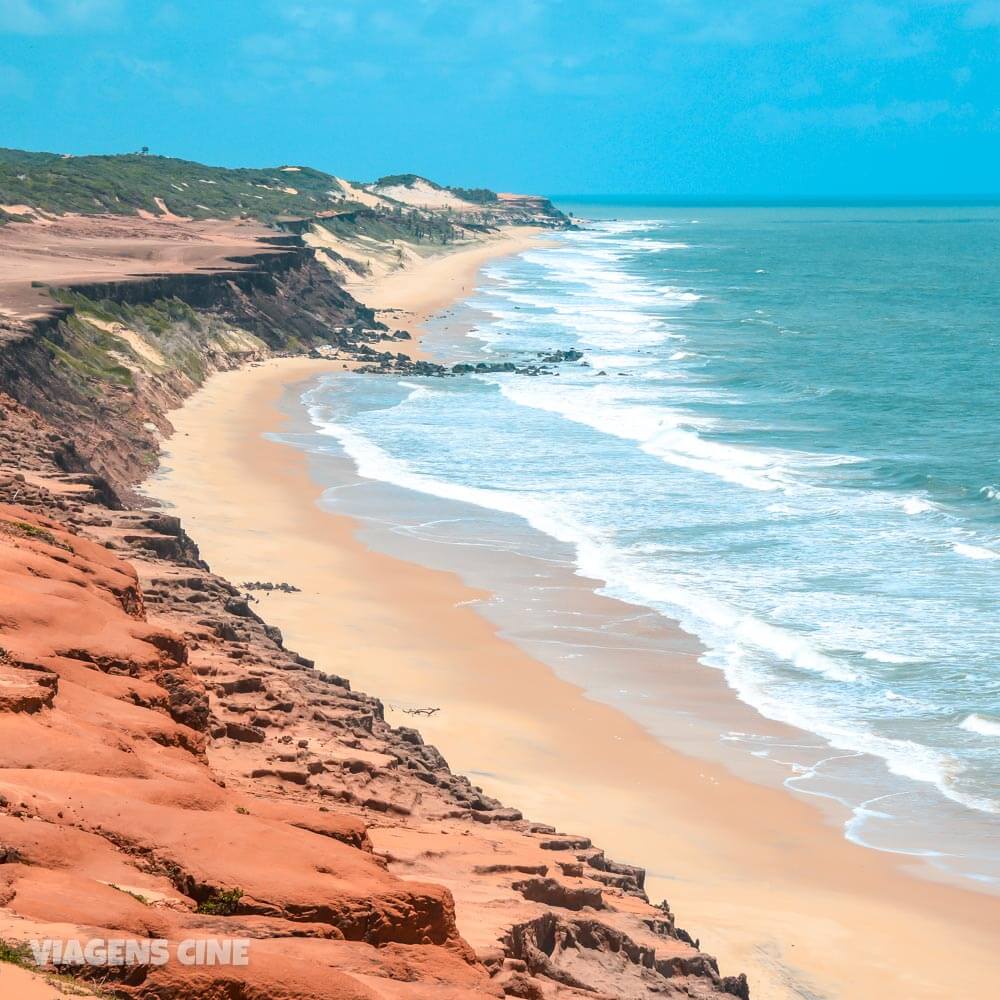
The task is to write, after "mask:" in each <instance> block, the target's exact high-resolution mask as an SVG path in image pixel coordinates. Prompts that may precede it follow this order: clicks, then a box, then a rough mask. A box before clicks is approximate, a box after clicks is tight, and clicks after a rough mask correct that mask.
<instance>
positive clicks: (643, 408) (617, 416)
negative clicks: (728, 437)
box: [500, 379, 791, 491]
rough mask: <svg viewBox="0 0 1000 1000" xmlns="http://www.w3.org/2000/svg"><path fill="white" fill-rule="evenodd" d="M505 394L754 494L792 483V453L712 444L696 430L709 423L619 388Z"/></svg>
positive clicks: (522, 385)
mask: <svg viewBox="0 0 1000 1000" xmlns="http://www.w3.org/2000/svg"><path fill="white" fill-rule="evenodd" d="M500 391H501V392H502V393H503V394H504V395H505V396H506V397H507V398H508V399H509V400H510V401H511V402H513V403H517V404H518V405H520V406H530V407H533V408H534V409H539V410H547V411H549V412H550V413H558V414H559V415H560V416H562V417H565V418H566V419H567V420H572V421H575V422H576V423H580V424H585V425H586V426H588V427H593V428H594V429H595V430H598V431H601V432H602V433H604V434H611V435H613V436H614V437H619V438H625V439H628V440H632V441H637V442H638V443H639V445H640V447H641V448H642V450H643V451H645V452H647V453H648V454H650V455H655V456H656V457H657V458H659V459H661V460H662V461H664V462H666V463H667V464H669V465H677V466H681V467H683V468H687V469H691V470H693V471H696V472H702V473H705V474H707V475H710V476H716V477H718V478H720V479H724V480H727V481H728V482H731V483H737V484H739V485H740V486H746V487H748V488H749V489H753V490H764V491H768V490H778V489H782V488H784V487H786V486H788V485H789V484H790V482H791V479H790V477H789V476H788V473H787V470H786V468H785V465H784V461H785V459H786V458H787V456H786V455H784V454H782V453H780V452H775V453H767V452H763V451H755V450H753V449H750V448H737V447H734V446H732V445H727V444H721V443H718V442H715V441H708V440H706V439H705V438H702V437H700V436H699V435H698V434H697V432H696V431H694V430H692V429H690V428H691V427H692V426H697V425H698V424H699V423H701V424H702V426H704V421H703V419H702V420H699V418H696V417H694V416H692V415H690V414H685V413H681V412H678V411H674V410H670V409H668V408H666V407H662V406H650V405H643V404H641V403H634V402H632V403H630V402H628V401H624V400H622V399H620V398H616V395H618V391H617V390H616V389H615V388H614V387H606V386H597V387H595V388H592V389H584V388H579V387H576V386H572V385H559V386H555V385H552V384H550V383H549V382H547V381H546V382H544V383H536V382H530V383H529V382H527V381H524V380H517V381H514V380H509V379H508V380H505V381H502V382H501V383H500Z"/></svg>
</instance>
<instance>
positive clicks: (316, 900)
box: [0, 246, 748, 1000]
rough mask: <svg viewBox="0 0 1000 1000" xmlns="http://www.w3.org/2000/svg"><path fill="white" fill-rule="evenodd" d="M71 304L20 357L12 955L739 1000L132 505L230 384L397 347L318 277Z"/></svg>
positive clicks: (170, 994) (195, 979)
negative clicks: (279, 365)
mask: <svg viewBox="0 0 1000 1000" xmlns="http://www.w3.org/2000/svg"><path fill="white" fill-rule="evenodd" d="M258 265H259V266H258ZM60 297H61V305H60V308H59V309H57V310H54V311H53V313H52V314H51V315H49V316H47V317H45V318H43V319H41V320H39V321H37V322H34V323H30V324H27V325H25V324H18V325H16V329H14V328H12V327H11V325H10V324H8V330H7V332H8V334H13V335H11V336H8V337H7V338H6V340H5V343H4V344H3V345H2V346H0V387H2V390H3V392H0V939H2V940H4V941H8V942H13V941H24V940H28V939H31V938H39V937H56V938H60V939H68V938H73V939H76V940H80V941H84V940H87V939H91V938H95V937H96V938H122V937H128V938H142V937H154V938H165V939H167V940H168V941H170V942H171V943H172V944H173V945H176V944H177V943H178V942H179V941H181V940H186V939H191V938H208V937H213V938H215V937H223V938H227V939H232V938H247V939H250V940H251V950H250V959H251V961H250V964H249V965H248V966H245V967H240V966H216V967H199V966H186V965H183V964H181V963H179V962H176V961H171V962H169V963H168V964H166V965H162V966H158V965H152V964H150V965H147V966H133V967H126V968H124V969H119V970H116V971H112V972H108V971H106V970H101V971H100V972H99V973H97V974H94V973H92V974H91V975H96V977H97V978H98V979H99V980H100V982H99V983H98V984H97V985H98V986H99V987H100V988H101V989H102V990H103V991H105V995H112V996H119V997H135V998H142V1000H147V998H157V1000H167V998H171V1000H172V998H177V1000H180V998H188V997H220V998H223V997H224V998H296V1000H306V998H310V1000H312V998H347V997H351V998H354V997H359V998H360V997H365V998H371V997H385V998H413V1000H420V998H423V997H428V998H430V997H434V998H440V997H447V998H456V1000H457V998H461V997H465V996H502V995H504V994H506V995H511V996H518V997H556V998H558V997H570V996H580V995H581V994H586V995H589V996H600V997H644V996H654V995H655V996H661V997H662V996H668V997H669V996H677V997H682V996H683V997H695V998H697V997H713V996H720V995H724V994H728V995H734V996H741V997H746V996H747V995H748V991H747V985H746V981H745V979H743V978H742V977H738V978H734V977H730V978H724V977H722V976H720V974H719V971H718V969H717V966H716V964H715V961H714V960H713V959H712V958H711V957H710V956H708V955H705V954H704V953H702V952H701V951H700V949H699V947H698V945H697V943H696V942H695V941H694V940H693V939H692V938H691V937H690V936H689V935H687V934H686V933H685V932H684V931H682V930H679V929H678V928H677V927H676V925H675V923H674V919H673V916H672V914H671V913H670V911H669V909H668V907H667V906H666V904H665V903H662V904H660V905H658V906H654V905H652V904H650V903H649V901H648V900H647V899H646V896H645V893H644V890H643V882H644V873H643V871H642V870H641V869H639V868H636V867H634V866H631V865H627V864H621V863H616V862H614V861H612V860H610V859H608V858H607V857H606V856H605V855H604V853H603V851H601V850H600V849H599V848H596V847H595V846H594V845H592V844H591V842H590V840H589V839H588V838H586V837H584V836H578V835H568V834H563V833H560V832H558V831H556V830H554V829H552V828H551V827H547V826H545V825H544V824H543V823H538V822H532V821H530V820H528V819H525V818H524V817H523V816H522V815H521V814H520V813H519V812H518V811H517V810H516V809H513V808H507V807H504V806H503V805H502V804H501V803H499V802H496V801H495V800H493V799H491V798H489V797H488V796H486V795H485V794H484V793H483V792H482V790H481V789H479V788H477V787H475V786H474V785H472V784H471V783H470V782H469V781H468V779H466V778H465V777H463V776H461V775H455V774H453V773H452V772H451V771H450V769H449V768H448V765H447V763H446V762H445V761H444V760H443V758H442V757H441V755H440V754H439V753H438V752H437V750H436V749H435V748H433V747H431V746H428V745H426V744H425V743H424V742H423V740H422V739H421V737H420V735H419V733H418V732H417V731H416V730H413V729H407V728H394V727H392V726H390V725H388V724H387V723H386V722H385V719H384V716H383V711H382V706H381V704H380V703H379V701H378V700H377V699H376V698H373V697H371V696H369V695H365V694H362V693H359V692H356V691H354V690H352V688H351V686H350V683H349V681H348V680H346V679H343V678H340V677H335V676H332V675H329V674H326V673H324V672H323V670H322V668H323V664H315V665H314V664H312V663H311V662H309V661H306V660H304V659H303V658H301V657H299V656H297V655H296V654H295V653H293V652H291V651H289V650H287V649H285V647H284V645H283V642H282V638H281V635H280V633H279V632H278V630H277V629H275V628H273V627H271V626H269V625H268V624H267V623H266V622H264V621H263V620H262V619H261V618H260V616H259V615H258V614H257V612H256V610H255V605H254V598H253V595H252V594H248V593H246V592H245V591H241V590H240V589H238V588H237V587H235V586H234V585H233V584H231V583H229V582H227V581H226V580H223V579H221V578H219V577H217V576H215V575H213V574H212V573H211V571H210V570H209V568H208V567H207V566H205V565H204V563H203V562H202V561H201V560H200V558H199V554H198V551H197V548H196V546H195V545H194V543H193V542H192V541H191V540H190V538H188V536H187V535H186V533H185V532H184V530H183V528H182V526H181V525H180V524H179V522H178V521H177V520H176V518H173V517H171V516H169V515H166V514H164V513H163V512H161V511H151V510H144V509H141V507H139V506H138V504H137V501H136V498H135V497H133V496H132V495H131V493H130V486H131V485H132V484H134V483H135V482H136V481H137V480H138V479H139V478H141V477H142V476H143V475H144V474H145V473H146V471H147V470H148V468H149V466H150V464H151V463H152V462H153V461H154V460H155V449H156V447H157V442H158V440H159V436H160V435H162V434H166V433H169V417H168V412H169V409H170V408H171V407H173V406H175V405H177V404H178V403H179V402H180V400H181V399H183V397H184V396H185V395H186V394H187V393H189V392H190V391H191V390H192V389H193V388H194V387H195V386H196V385H197V384H199V382H200V381H201V380H202V379H203V378H204V377H206V376H207V375H208V374H209V373H210V372H212V371H215V370H219V369H221V368H225V367H231V366H233V365H237V364H242V363H247V362H252V360H253V359H254V358H256V357H261V356H264V355H265V354H267V353H269V352H272V351H274V350H294V351H300V350H303V349H305V348H307V347H308V346H310V345H312V344H315V343H317V342H326V343H335V344H337V345H338V346H340V347H343V348H344V349H346V350H350V349H353V348H359V345H364V344H366V343H367V342H369V341H371V340H372V339H376V338H378V337H379V336H380V335H381V334H382V333H383V332H384V331H380V330H379V329H378V327H377V325H376V324H374V323H373V321H372V316H371V314H370V313H369V312H367V311H366V310H365V309H364V307H363V306H360V305H359V304H358V303H356V302H354V300H353V299H351V298H350V296H348V295H346V293H344V292H343V291H342V290H341V289H340V288H339V287H338V286H337V284H336V283H335V282H334V281H333V280H332V279H331V277H330V275H329V272H328V271H326V269H324V268H321V267H319V265H317V264H316V262H315V260H313V258H312V256H311V252H304V251H302V250H301V248H298V247H294V246H292V247H289V249H288V252H287V253H284V252H283V253H280V254H274V253H268V254H267V256H266V257H265V258H263V259H262V260H261V261H259V262H254V261H251V262H250V266H249V267H248V269H247V270H242V271H240V273H239V274H238V275H234V274H231V273H230V274H223V275H210V276H207V277H206V276H205V275H203V274H200V273H198V272H194V273H192V274H182V275H169V276H167V275H165V276H153V277H148V278H144V279H142V280H140V281H126V282H103V283H102V282H95V283H91V284H86V283H77V284H76V285H75V287H74V289H73V291H72V293H71V294H62V295H61V296H60ZM3 970H4V965H3V964H2V963H0V993H2V985H3ZM18 975H22V973H21V972H19V973H18ZM19 988H20V987H19Z"/></svg>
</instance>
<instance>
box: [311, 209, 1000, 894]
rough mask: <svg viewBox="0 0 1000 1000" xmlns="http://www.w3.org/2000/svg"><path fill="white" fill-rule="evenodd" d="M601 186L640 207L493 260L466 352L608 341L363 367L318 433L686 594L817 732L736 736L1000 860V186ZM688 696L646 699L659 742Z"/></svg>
mask: <svg viewBox="0 0 1000 1000" xmlns="http://www.w3.org/2000/svg"><path fill="white" fill-rule="evenodd" d="M580 211H581V212H583V211H587V212H589V213H591V214H596V211H597V210H595V208H594V207H593V206H588V207H587V208H586V209H581V210H580ZM600 211H601V212H603V214H605V215H615V216H618V217H619V218H618V219H617V220H615V221H611V220H607V221H599V222H595V223H593V224H591V225H590V226H589V227H588V228H587V229H585V230H583V231H580V232H574V233H567V234H562V235H559V236H557V237H555V239H554V241H553V242H554V245H553V246H550V247H545V248H539V249H533V250H531V251H528V252H526V253H523V254H521V255H519V256H517V257H513V258H508V259H504V260H501V261H497V262H494V263H492V264H490V265H488V266H487V268H486V270H485V272H484V275H483V279H482V281H481V284H480V287H479V288H478V289H477V291H476V293H475V295H474V296H472V298H471V299H470V300H469V302H468V304H467V305H468V307H469V308H470V309H471V310H472V312H471V313H470V315H472V316H473V317H474V319H475V327H474V330H473V332H472V335H471V336H470V337H468V338H466V339H465V341H463V343H462V344H461V345H458V346H456V345H454V344H449V345H448V346H447V348H445V347H442V348H441V350H447V354H448V357H449V359H450V360H456V359H459V358H461V359H462V360H465V359H472V360H482V359H484V358H487V359H489V358H493V359H497V358H502V359H504V360H506V359H508V358H511V359H514V360H528V359H531V358H532V357H533V356H535V355H536V354H537V353H538V352H544V351H548V350H551V349H553V348H569V347H576V348H578V349H580V350H582V351H583V352H584V355H585V358H584V361H585V364H583V365H564V366H561V367H560V368H559V374H558V375H551V376H542V377H537V378H531V377H524V376H516V375H482V376H475V377H470V378H456V379H449V380H441V379H427V380H421V379H409V378H407V379H396V378H391V379H372V378H343V377H338V378H337V381H336V388H335V389H331V388H329V387H324V385H323V384H322V383H321V384H320V385H319V386H318V387H317V388H314V389H312V390H311V391H310V392H309V393H308V394H307V397H306V399H305V400H304V401H305V403H306V405H307V406H308V408H309V412H310V414H311V417H312V421H313V424H314V426H315V428H316V431H317V434H316V435H315V436H314V437H313V438H312V439H311V440H300V441H299V442H298V443H300V444H302V445H304V446H306V447H311V448H319V449H330V448H333V449H335V450H338V451H341V452H342V453H344V454H346V455H347V456H349V457H350V458H351V459H352V460H353V462H354V463H355V465H356V467H357V469H358V472H359V473H360V475H361V477H363V479H364V480H368V481H374V482H376V483H383V484H385V483H389V484H394V486H395V487H397V488H401V489H402V490H403V491H405V492H404V493H403V494H402V495H403V496H404V497H405V496H407V495H408V496H410V497H411V498H412V505H413V516H412V517H410V518H409V519H408V521H407V524H406V525H403V526H402V527H403V528H405V531H406V532H409V533H410V535H411V536H412V535H413V534H414V533H417V534H419V535H420V537H421V538H422V539H423V540H425V541H429V542H430V543H433V542H434V541H435V540H436V541H437V542H438V543H440V544H441V545H447V546H451V547H452V549H454V546H455V544H456V542H457V541H460V542H461V544H462V546H464V548H465V550H466V552H465V556H464V558H465V559H466V560H468V551H469V547H470V546H472V547H473V549H474V551H475V552H476V553H477V554H476V559H479V560H481V561H482V562H483V564H484V565H485V564H487V563H488V562H489V559H490V552H494V553H496V552H503V553H516V554H519V555H521V556H523V557H525V558H529V559H532V560H534V561H535V563H536V569H537V574H536V575H537V576H539V577H540V578H542V577H544V576H545V574H546V572H547V570H546V567H547V566H549V567H551V568H552V571H553V572H555V571H556V570H557V569H562V568H564V567H565V566H566V565H569V566H570V567H571V568H573V569H575V570H577V571H578V572H579V573H580V574H582V575H584V576H586V577H590V578H594V579H596V580H598V581H603V582H604V587H603V590H604V592H605V593H607V594H609V595H611V596H614V597H617V598H620V599H622V600H624V601H627V602H630V603H631V604H633V605H636V606H639V607H641V608H648V609H652V610H653V611H655V612H658V613H661V614H662V615H664V616H666V617H669V618H672V619H676V620H677V621H679V622H680V623H681V624H682V625H683V627H684V628H685V629H686V630H687V631H689V632H690V633H692V634H693V635H695V636H697V637H698V638H699V639H700V640H701V642H702V643H703V644H704V647H705V652H704V653H703V655H702V657H701V659H702V662H703V664H704V665H705V668H706V669H709V668H715V669H717V670H721V671H723V672H724V674H725V677H726V680H727V681H728V683H729V685H730V686H731V687H732V689H733V690H734V692H735V693H736V694H737V695H738V697H739V698H740V699H742V700H743V701H744V702H746V703H747V704H748V705H751V706H753V708H755V709H756V710H757V711H759V712H760V713H762V714H763V715H764V716H767V717H768V718H770V719H774V720H778V721H781V722H785V723H789V724H791V725H794V726H797V727H800V728H802V729H805V730H807V731H808V732H809V733H812V734H815V735H816V736H817V737H818V739H816V740H814V741H811V742H809V741H807V742H806V743H803V744H799V745H777V744H776V743H775V741H774V740H773V738H769V737H767V736H766V735H765V734H763V733H762V732H761V733H756V732H753V731H748V732H743V731H740V732H732V731H728V732H720V733H719V734H718V739H719V740H720V741H721V742H723V743H725V744H726V745H727V747H728V748H730V749H732V750H733V751H735V752H743V753H745V754H749V755H758V756H761V757H767V758H769V759H773V760H775V761H780V762H781V765H782V767H783V774H784V775H785V780H786V783H787V784H789V786H790V787H794V788H795V789H796V790H797V791H799V792H804V793H808V794H817V795H822V796H829V797H831V798H833V799H836V800H839V801H842V802H843V803H844V804H845V805H846V806H847V807H848V810H849V812H848V814H847V815H848V819H847V822H846V825H845V832H846V833H847V835H848V836H850V837H852V838H854V839H857V840H860V841H862V842H865V843H869V844H872V845H873V846H879V847H884V848H887V849H893V850H901V851H905V852H907V853H913V854H915V855H918V856H923V857H926V858H928V859H929V860H931V861H932V862H933V863H935V864H936V865H938V866H939V867H941V868H944V869H946V870H947V871H949V872H951V873H953V874H958V875H961V876H967V877H969V878H971V879H975V880H980V881H985V880H995V879H996V878H997V877H998V876H1000V851H998V850H997V847H996V843H997V837H996V835H997V831H998V829H1000V819H998V812H1000V780H998V779H1000V662H998V659H997V649H998V646H1000V643H998V640H1000V619H998V610H997V609H998V608H1000V600H998V598H1000V464H998V463H1000V406H998V403H997V389H998V386H1000V379H998V376H997V370H998V368H997V364H998V360H1000V357H998V355H1000V349H998V348H1000V335H998V332H997V322H998V321H997V319H996V317H997V316H998V315H1000V273H998V268H1000V210H998V209H996V208H989V207H947V206H933V207H906V208H902V207H890V206H881V207H877V206H869V207H865V208H849V207H839V208H798V209H791V208H766V207H758V208H752V209H747V208H743V209H737V208H726V209H720V208H714V209H709V208H704V209H700V208H699V209H692V208H684V209H677V208H656V207H651V206H641V207H633V208H629V207H628V206H604V207H603V208H601V209H600ZM628 216H631V218H629V217H628ZM434 343H435V341H434V340H433V339H432V340H431V344H432V345H433V344H434ZM442 343H443V341H442ZM306 437H307V438H308V437H309V436H308V435H307V436H306ZM428 497H430V498H435V499H434V500H433V502H432V503H431V504H430V505H428V500H427V498H428ZM335 500H336V502H337V503H338V504H340V505H341V509H348V510H351V512H354V513H363V512H364V511H363V508H364V504H360V503H359V497H358V495H354V496H353V497H352V498H350V499H348V498H345V497H344V496H339V497H336V498H335ZM345 504H346V507H345ZM435 505H436V506H435ZM352 508H353V509H352ZM369 510H370V504H369ZM434 510H436V511H438V512H439V514H440V517H439V518H437V519H435V518H434V516H433V511H434ZM429 512H430V516H428V514H429ZM400 527H401V525H399V524H397V525H395V528H396V529H399V528H400ZM398 533H399V532H398V531H397V534H398ZM449 558H450V557H449ZM442 559H443V561H444V562H445V563H447V562H448V558H445V557H444V556H442ZM506 586H507V588H508V595H509V600H511V601H513V602H514V603H516V604H519V606H520V607H521V608H522V610H523V609H524V608H529V609H530V607H531V602H530V601H529V600H528V599H527V598H526V597H525V594H526V593H527V591H528V590H530V589H531V588H530V586H529V585H528V584H527V583H526V582H525V579H524V578H523V577H522V578H521V579H520V580H513V579H509V580H507V581H506ZM518 595H520V598H521V599H520V601H518ZM551 603H552V602H551V601H548V602H542V604H541V605H539V606H538V607H537V610H538V611H539V612H541V613H542V614H543V616H547V617H544V621H545V622H546V623H548V626H549V627H551V628H553V629H555V628H557V627H559V621H558V615H565V614H568V613H570V611H568V610H567V609H566V608H554V607H550V606H549V605H550V604H551ZM562 624H563V626H565V621H563V623H562ZM508 625H510V623H508ZM510 627H511V628H513V626H512V625H511V626H510ZM521 631H522V638H523V639H524V641H525V643H526V644H529V640H530V641H535V642H536V643H537V642H539V641H541V640H540V636H541V635H542V634H544V632H545V629H544V628H541V629H539V628H535V629H534V630H526V629H522V630H521ZM529 631H531V632H532V634H533V635H534V640H531V637H530V636H529V634H528V633H529ZM515 632H516V630H515ZM552 634H553V635H556V634H559V633H556V632H553V633H552ZM515 637H517V636H516V635H515ZM598 645H599V646H601V655H602V656H603V661H602V662H603V664H604V666H603V668H602V669H599V668H598V666H597V665H596V662H595V661H594V660H593V657H592V658H591V661H590V662H589V663H587V664H584V663H583V662H581V663H580V664H579V670H580V671H581V676H580V678H579V680H580V683H582V684H584V686H587V687H588V689H589V690H591V691H592V692H594V693H596V696H598V697H601V698H602V699H604V700H609V701H616V703H618V700H616V698H617V696H616V692H618V691H621V690H628V689H629V688H630V687H633V685H632V683H631V681H632V680H633V679H634V678H633V677H631V676H630V673H629V672H630V669H633V668H632V667H631V666H630V662H631V657H629V656H618V657H616V656H615V654H614V650H613V649H612V648H611V647H610V646H609V644H608V643H604V644H603V645H602V644H598ZM612 645H613V644H612ZM644 669H648V662H645V663H644ZM560 670H561V672H562V673H563V674H564V675H567V676H570V677H572V676H573V670H574V655H572V654H571V655H563V656H562V657H561V663H560ZM597 674H602V676H603V679H602V680H601V681H600V682H598V681H597V680H595V678H596V677H597ZM669 680H670V678H669V677H666V676H665V677H664V678H663V682H664V685H666V686H669ZM662 701H663V699H662V698H657V697H653V698H651V699H650V698H647V699H645V700H644V701H643V702H642V703H641V704H637V702H636V700H635V699H622V700H621V707H623V708H624V710H626V711H630V712H631V713H632V714H634V715H636V716H637V718H639V721H641V722H642V723H643V725H645V726H646V727H647V728H648V729H649V730H650V731H651V732H653V733H654V734H655V735H659V732H658V717H657V713H656V711H655V705H656V704H658V703H661V702H662ZM651 706H653V707H652V708H651ZM663 738H664V739H665V740H667V741H669V733H668V732H667V727H666V726H664V727H663Z"/></svg>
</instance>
